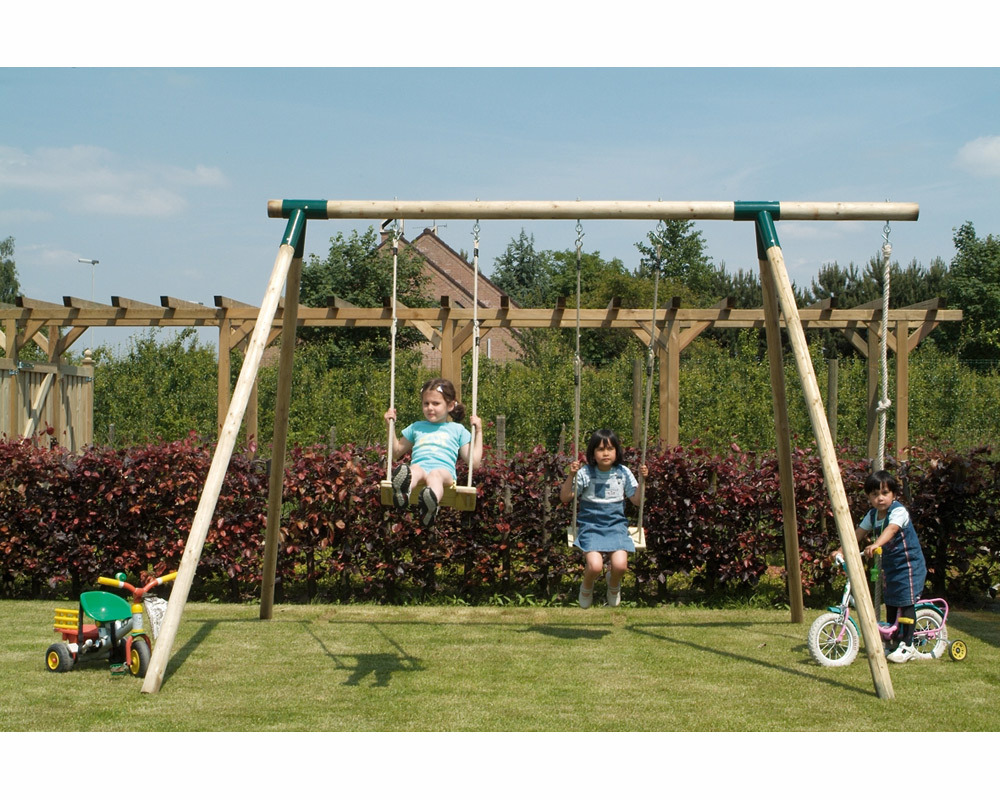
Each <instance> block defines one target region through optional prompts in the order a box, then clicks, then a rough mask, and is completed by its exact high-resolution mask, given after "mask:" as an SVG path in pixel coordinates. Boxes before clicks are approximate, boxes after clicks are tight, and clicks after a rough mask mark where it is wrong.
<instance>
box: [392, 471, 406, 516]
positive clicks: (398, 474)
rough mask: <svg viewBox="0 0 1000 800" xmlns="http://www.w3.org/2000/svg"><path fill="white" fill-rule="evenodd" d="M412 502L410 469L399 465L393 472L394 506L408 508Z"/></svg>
mask: <svg viewBox="0 0 1000 800" xmlns="http://www.w3.org/2000/svg"><path fill="white" fill-rule="evenodd" d="M409 502H410V468H409V467H408V466H407V465H406V464H399V465H398V466H397V467H396V468H395V469H394V470H393V471H392V504H393V505H394V506H396V508H406V504H407V503H409Z"/></svg>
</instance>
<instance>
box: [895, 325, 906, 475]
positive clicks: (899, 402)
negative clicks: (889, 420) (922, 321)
mask: <svg viewBox="0 0 1000 800" xmlns="http://www.w3.org/2000/svg"><path fill="white" fill-rule="evenodd" d="M909 397H910V342H909V330H908V328H907V325H906V323H905V322H903V321H902V320H900V321H899V322H897V323H896V400H895V403H896V425H895V431H896V460H897V461H906V460H908V459H909V457H910V454H909V450H910V405H909Z"/></svg>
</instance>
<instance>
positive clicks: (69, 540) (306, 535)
mask: <svg viewBox="0 0 1000 800" xmlns="http://www.w3.org/2000/svg"><path fill="white" fill-rule="evenodd" d="M988 456H989V454H988V452H987V451H985V450H981V449H976V450H972V451H970V452H967V453H955V452H944V451H940V450H927V451H917V452H915V454H914V459H913V461H911V462H910V463H908V464H907V465H904V466H903V467H901V468H900V472H901V476H902V478H903V479H904V482H905V484H906V486H907V492H908V494H909V498H910V500H909V505H910V509H911V513H912V514H913V516H914V519H915V520H916V523H917V528H918V532H919V534H920V536H921V539H922V541H923V543H924V547H925V550H926V552H927V557H928V562H929V564H930V567H931V578H930V580H931V584H932V587H933V591H934V592H935V593H941V594H946V595H947V596H949V597H950V598H952V599H959V598H963V597H972V596H975V595H976V594H977V593H979V592H980V591H981V590H982V589H984V588H985V587H987V586H989V585H991V583H995V582H996V580H997V572H998V566H1000V565H998V560H1000V559H998V554H1000V527H998V526H997V524H996V519H995V516H996V513H997V507H998V504H997V499H998V498H997V494H998V487H1000V468H998V466H997V463H996V462H995V461H993V460H991V459H990V458H989V457H988ZM647 458H648V466H649V472H650V477H649V482H648V493H647V500H646V505H645V515H644V522H645V526H646V529H647V542H648V549H646V550H645V551H641V552H640V553H638V554H637V555H636V556H635V557H634V558H633V559H632V562H631V577H630V578H629V579H628V580H629V583H628V590H629V592H630V593H631V598H632V599H635V600H637V601H639V602H647V603H654V602H663V601H670V600H673V599H676V597H677V592H678V590H680V589H683V590H684V591H685V592H687V593H690V594H691V595H692V596H694V597H696V598H704V599H707V600H717V599H718V598H720V597H723V596H727V597H737V596H743V597H747V596H752V595H753V594H754V593H755V592H760V591H762V589H763V587H766V586H770V590H771V591H770V597H771V599H772V600H775V601H777V602H781V599H782V597H783V596H784V593H783V590H782V589H783V587H782V585H781V575H782V572H783V568H782V565H783V564H784V557H783V535H782V522H781V502H780V491H779V479H778V472H777V465H776V461H775V458H774V457H773V455H772V454H771V453H768V452H761V453H754V452H747V451H743V450H741V449H740V448H739V447H737V446H735V445H733V446H731V447H730V448H729V450H728V451H727V452H725V453H723V454H714V453H712V452H710V451H708V450H706V449H701V448H697V447H695V448H674V449H670V450H668V451H666V452H662V453H651V454H650V455H648V457H647ZM210 460H211V449H210V447H208V446H206V445H204V444H202V443H201V442H199V441H198V440H196V439H195V438H194V437H189V438H188V439H186V440H183V441H178V442H165V443H157V444H154V445H144V446H137V447H132V448H126V449H118V450H116V449H112V448H108V447H95V448H92V449H90V450H88V451H86V452H84V453H82V454H79V455H74V454H72V453H69V452H66V451H64V450H61V449H58V448H52V449H48V448H44V447H40V446H38V444H37V442H35V441H28V440H0V575H2V579H3V593H4V594H5V595H7V596H24V595H30V596H41V595H45V596H70V595H75V594H77V593H78V592H79V591H80V590H81V588H87V587H91V586H93V584H94V582H95V579H96V577H97V576H98V575H101V574H104V575H108V574H114V573H115V572H118V571H121V570H123V571H125V572H127V573H128V574H129V575H130V576H133V577H134V576H139V577H141V578H143V579H145V578H146V577H149V576H150V575H152V574H161V573H163V572H164V571H167V570H169V569H175V568H177V566H178V565H179V562H180V558H181V555H182V552H183V548H184V544H185V542H186V540H187V537H188V534H189V532H190V525H191V521H192V520H193V518H194V513H195V509H196V507H197V505H198V501H199V496H200V492H201V488H202V485H203V483H204V478H205V475H206V474H207V472H208V467H209V463H210ZM567 461H568V458H567V456H566V455H563V454H561V453H558V452H555V451H552V450H548V449H545V448H542V447H536V448H534V449H532V450H530V451H527V452H516V453H513V454H511V455H508V456H507V457H506V458H501V457H500V456H499V454H498V453H497V452H496V451H495V450H492V449H489V448H488V451H487V454H486V457H485V459H484V464H483V466H482V468H481V469H479V470H477V471H476V474H475V475H474V478H475V484H476V486H477V488H478V492H479V497H478V503H477V508H476V510H475V512H472V513H466V514H461V513H459V512H457V511H455V510H453V509H448V508H444V509H442V510H441V513H440V514H439V518H438V524H437V526H436V527H434V528H431V529H424V528H422V527H421V525H420V524H419V521H418V520H417V519H416V517H415V516H414V515H413V514H412V513H410V512H409V511H407V512H397V511H396V510H395V509H392V508H385V507H383V506H381V505H380V501H379V481H380V480H381V479H382V478H383V464H384V448H382V447H379V446H372V447H368V446H358V445H353V444H349V445H345V446H342V447H340V448H338V449H335V450H330V449H328V448H327V447H325V446H314V447H309V448H303V447H295V448H293V450H292V451H291V452H290V455H289V459H288V462H287V466H286V469H285V479H284V497H283V511H282V521H281V536H282V542H281V547H280V553H279V559H278V565H277V577H278V581H279V583H278V591H277V595H278V599H279V600H298V599H323V600H333V601H341V602H350V601H370V602H379V603H406V602H418V601H419V602H425V601H438V602H445V601H450V602H466V603H481V602H490V601H494V602H496V601H498V600H503V601H512V600H516V599H517V598H521V599H522V600H523V599H524V598H534V599H536V600H539V601H541V600H546V601H554V602H561V601H566V600H569V601H572V599H573V597H574V596H575V595H574V591H575V582H576V580H578V578H579V574H580V571H581V569H582V564H581V558H580V557H579V554H578V553H576V552H575V551H573V550H572V549H571V548H570V547H569V546H567V543H566V535H565V531H566V528H567V527H568V525H569V523H570V513H571V511H570V507H569V506H563V505H560V504H559V503H558V484H559V482H560V481H561V479H562V477H563V475H564V470H565V467H566V462H567ZM637 461H638V458H637V454H636V453H635V451H633V450H630V451H629V452H628V456H627V463H630V464H632V465H635V464H636V462H637ZM840 466H841V471H842V474H843V476H844V481H845V488H846V490H847V493H848V497H849V499H850V502H851V510H852V515H853V517H854V519H859V518H860V515H861V514H862V513H863V512H864V511H865V509H866V507H867V500H866V498H865V497H864V494H863V491H862V489H861V486H862V485H863V481H864V477H865V475H866V474H867V473H868V471H869V469H870V465H869V464H868V463H867V462H865V461H863V460H859V459H854V458H850V457H848V456H847V455H846V454H843V455H842V458H841V464H840ZM794 469H795V497H796V506H797V509H796V514H797V519H798V525H799V540H800V559H801V567H802V579H803V586H804V588H805V591H806V592H807V594H809V595H810V596H811V597H812V598H813V599H814V600H815V601H816V602H818V603H820V604H822V603H823V602H825V598H826V597H827V596H828V595H829V594H830V593H831V591H832V587H833V585H834V582H835V581H836V579H837V576H836V572H835V570H833V569H831V568H830V563H829V558H828V556H829V553H830V552H831V551H832V550H833V549H834V548H835V547H836V545H837V543H838V540H837V536H836V532H835V527H834V525H833V518H832V512H831V510H830V507H829V502H828V500H827V497H826V491H825V488H824V485H823V480H822V472H821V468H820V461H819V459H818V457H817V455H816V454H815V453H813V452H812V451H810V450H809V449H805V448H800V449H797V450H795V453H794ZM459 479H460V481H461V480H464V476H463V475H462V474H461V473H460V475H459ZM266 502H267V462H265V461H263V460H261V459H260V458H258V457H257V454H256V453H254V452H252V451H248V452H244V453H241V454H237V455H236V456H234V458H233V460H232V462H231V465H230V468H229V470H228V473H227V477H226V480H225V484H224V487H223V490H222V493H221V495H220V498H219V503H218V507H217V510H216V515H215V519H214V521H213V523H212V526H211V530H210V532H209V535H208V539H207V541H206V544H205V548H204V551H203V554H202V558H201V562H200V565H199V571H198V579H197V580H196V582H195V588H194V593H195V596H198V595H199V592H200V593H201V596H215V597H218V598H220V599H227V600H230V599H251V598H254V597H257V596H259V585H260V579H261V575H260V572H261V562H262V556H263V538H264V528H265V522H266V520H265V515H266V512H265V509H266ZM632 513H633V515H634V510H633V511H632ZM633 581H634V585H633V583H632V582H633ZM775 585H777V587H778V589H779V591H777V592H775V591H774V588H775Z"/></svg>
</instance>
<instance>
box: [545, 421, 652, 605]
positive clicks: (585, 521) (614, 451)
mask: <svg viewBox="0 0 1000 800" xmlns="http://www.w3.org/2000/svg"><path fill="white" fill-rule="evenodd" d="M622 455H623V453H622V446H621V442H620V441H619V440H618V436H617V434H615V432H614V431H611V430H608V429H606V428H604V429H601V430H599V431H595V432H594V433H593V434H592V435H591V437H590V442H589V443H588V444H587V457H586V458H587V460H586V463H584V464H581V462H579V461H574V462H572V463H571V464H570V465H569V474H568V475H567V476H566V480H565V481H564V482H563V484H562V486H561V487H560V490H559V499H560V500H561V501H562V502H563V503H568V502H570V501H571V500H572V499H573V495H574V494H576V495H577V496H578V497H579V501H578V507H577V515H576V541H574V542H573V546H574V547H579V548H580V549H581V550H582V551H583V552H584V554H585V561H584V569H583V582H582V583H581V584H580V595H579V601H580V608H589V607H590V605H591V603H593V600H594V581H596V580H597V577H598V576H599V575H600V574H601V573H602V572H603V571H604V558H605V556H607V557H608V561H609V566H608V572H607V602H608V605H609V606H612V607H614V606H617V605H618V604H619V603H620V602H621V589H622V576H624V574H625V572H626V570H627V569H628V554H629V553H634V552H635V543H634V542H633V541H632V538H631V537H630V536H629V534H628V521H627V520H626V518H625V499H626V498H628V499H629V500H631V501H632V503H633V504H634V505H639V491H638V489H639V483H638V481H636V479H635V475H633V474H632V471H631V470H630V469H629V468H628V467H626V466H625V465H624V464H622ZM648 472H649V471H648V469H647V468H646V465H645V464H643V465H642V467H641V469H640V474H641V475H642V477H643V478H645V477H646V475H647V474H648Z"/></svg>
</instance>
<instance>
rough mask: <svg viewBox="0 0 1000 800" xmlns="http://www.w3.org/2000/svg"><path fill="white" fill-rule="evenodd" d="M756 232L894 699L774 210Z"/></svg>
mask: <svg viewBox="0 0 1000 800" xmlns="http://www.w3.org/2000/svg"><path fill="white" fill-rule="evenodd" d="M757 235H758V236H759V237H760V241H761V248H762V249H763V250H764V251H765V252H766V253H767V261H768V264H769V266H770V271H771V277H772V278H773V279H774V284H775V287H776V288H777V292H778V300H779V303H780V305H781V312H782V314H784V316H785V325H786V329H787V331H788V338H789V340H790V341H791V343H792V350H793V351H794V353H795V363H796V366H797V368H798V372H799V378H800V379H801V381H802V389H803V392H804V394H805V398H806V406H807V408H808V411H809V419H810V421H811V422H812V428H813V433H814V434H815V436H816V444H817V446H818V448H819V454H820V459H821V462H822V466H823V477H824V480H825V482H826V489H827V493H828V494H829V495H830V505H831V506H832V507H833V516H834V520H835V521H836V524H837V533H838V534H839V536H840V545H841V549H842V550H843V552H844V560H845V561H846V564H847V574H848V577H849V578H850V579H851V586H852V587H853V589H854V601H855V604H856V606H857V611H858V618H859V621H860V623H861V633H862V636H864V640H865V651H866V653H867V655H868V666H869V667H870V669H871V673H872V680H873V682H874V684H875V692H876V694H877V695H878V696H879V697H880V698H883V699H892V697H893V691H892V681H891V679H890V678H889V669H888V666H887V665H886V661H885V653H884V652H883V650H882V637H881V635H880V634H879V630H878V618H877V617H876V616H875V610H874V608H873V607H872V598H871V593H870V592H869V591H868V581H867V580H866V576H865V569H864V564H862V562H861V553H860V551H859V550H858V541H857V539H856V538H855V536H854V522H853V520H852V519H851V509H850V507H849V506H848V504H847V495H846V493H845V492H844V483H843V479H842V478H841V475H840V465H839V464H838V463H837V455H836V452H835V450H834V446H833V439H831V438H830V427H829V426H828V425H827V422H826V415H825V414H824V413H823V397H822V395H820V392H819V384H818V383H817V382H816V373H815V372H814V370H813V365H812V359H811V358H810V356H809V347H808V345H807V344H806V335H805V331H803V329H802V321H801V319H800V318H799V309H798V306H797V305H796V303H795V293H794V292H793V291H792V284H791V282H790V281H789V280H788V272H787V270H786V269H785V259H784V256H782V254H781V247H780V246H779V245H778V234H777V231H775V229H774V222H773V219H772V217H771V214H770V213H768V212H767V211H760V212H759V213H758V214H757Z"/></svg>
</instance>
